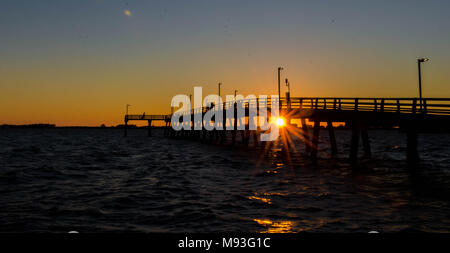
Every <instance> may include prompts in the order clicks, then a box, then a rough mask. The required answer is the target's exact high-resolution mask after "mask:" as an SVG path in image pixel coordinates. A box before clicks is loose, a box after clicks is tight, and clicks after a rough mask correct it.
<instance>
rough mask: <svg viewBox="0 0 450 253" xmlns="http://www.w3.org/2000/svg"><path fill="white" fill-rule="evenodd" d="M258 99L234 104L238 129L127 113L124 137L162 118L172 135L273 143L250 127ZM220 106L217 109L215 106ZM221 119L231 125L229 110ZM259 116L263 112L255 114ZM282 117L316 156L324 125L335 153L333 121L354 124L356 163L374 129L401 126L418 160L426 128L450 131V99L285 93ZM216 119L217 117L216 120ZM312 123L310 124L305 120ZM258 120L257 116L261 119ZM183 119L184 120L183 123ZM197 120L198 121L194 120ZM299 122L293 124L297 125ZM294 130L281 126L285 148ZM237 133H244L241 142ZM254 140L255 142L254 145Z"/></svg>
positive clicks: (410, 158) (367, 150)
mask: <svg viewBox="0 0 450 253" xmlns="http://www.w3.org/2000/svg"><path fill="white" fill-rule="evenodd" d="M259 102H260V101H259V99H258V98H256V99H244V100H238V101H235V102H233V103H234V107H233V108H234V120H233V121H232V122H229V124H234V129H233V130H227V129H225V127H224V129H223V130H212V131H207V130H206V129H205V128H204V127H203V122H202V123H200V124H201V125H202V127H201V130H194V128H193V127H191V130H179V131H175V130H174V129H173V128H172V125H171V124H172V123H171V117H172V115H171V114H168V115H145V114H143V115H128V114H127V115H125V119H124V120H125V130H124V131H125V132H124V134H125V136H126V135H127V123H128V121H130V120H146V121H148V135H149V136H151V129H152V121H162V122H163V123H164V124H165V126H164V136H166V137H172V138H185V139H190V140H197V141H201V142H202V143H217V144H229V145H233V146H234V145H242V146H245V147H248V148H251V147H258V146H261V145H263V144H264V145H266V146H267V145H272V143H270V142H269V143H264V142H261V141H260V140H259V134H260V133H261V132H263V131H262V130H261V129H260V128H259V127H258V129H257V130H250V129H249V127H248V121H249V105H251V104H256V106H258V105H259ZM264 102H265V103H266V104H267V118H268V119H270V117H271V104H272V101H271V99H270V98H267V99H265V101H264ZM230 105H231V104H230V103H224V104H223V105H221V106H220V108H219V110H223V112H225V110H226V108H230V107H229V106H230ZM239 106H240V107H241V108H243V109H244V111H245V122H244V123H243V125H244V127H240V128H239V129H238V127H237V125H238V120H237V113H236V111H237V108H238V107H239ZM209 110H213V109H212V108H206V107H202V108H195V109H192V111H191V112H190V115H191V117H192V118H191V119H192V122H194V115H195V114H200V113H201V115H202V118H203V115H204V114H205V113H207V112H208V111H209ZM215 110H217V109H215ZM223 115H224V119H223V121H222V122H224V124H226V118H225V113H223ZM256 117H259V115H256ZM279 117H282V118H283V119H284V121H285V122H286V124H287V126H292V125H291V122H292V121H293V120H297V121H300V122H301V127H298V128H297V127H296V126H295V128H296V129H298V130H299V133H301V139H302V140H303V142H304V145H305V149H306V150H307V151H308V153H309V156H310V157H311V159H313V160H315V159H317V152H318V145H319V137H320V136H319V135H320V127H321V124H322V125H325V126H326V129H327V132H328V135H329V140H330V150H331V154H332V155H336V154H337V153H338V146H337V143H336V137H335V133H334V131H335V127H334V126H333V123H342V124H345V126H346V127H348V128H350V129H351V137H350V140H349V143H350V147H351V148H350V153H349V160H350V162H351V163H352V164H356V162H357V159H358V151H359V146H360V141H361V142H362V148H363V152H364V156H365V157H371V147H370V137H369V136H370V135H369V129H371V128H398V129H399V130H400V131H402V132H405V133H406V138H407V140H406V143H407V153H406V157H407V162H408V163H409V164H416V163H417V162H418V161H419V160H420V159H419V153H418V135H419V133H421V132H436V131H448V129H450V98H422V99H419V98H343V97H342V98H334V97H295V98H281V99H280V100H279ZM213 120H214V119H213ZM306 120H308V122H312V124H313V125H312V129H310V128H311V127H310V126H309V125H308V124H306ZM256 122H258V120H257V121H256ZM180 124H181V122H180ZM192 124H193V123H192ZM293 127H294V126H293ZM290 134H291V133H290V132H289V131H286V127H280V136H279V139H283V141H282V143H283V150H289V145H290V142H289V141H286V140H290V136H289V135H290ZM237 136H241V138H240V141H239V142H238V141H237ZM250 140H251V142H252V145H249V143H250Z"/></svg>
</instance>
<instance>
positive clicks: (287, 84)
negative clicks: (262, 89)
mask: <svg viewBox="0 0 450 253" xmlns="http://www.w3.org/2000/svg"><path fill="white" fill-rule="evenodd" d="M286 86H287V87H288V93H289V94H290V93H291V85H290V83H289V80H288V79H287V78H286Z"/></svg>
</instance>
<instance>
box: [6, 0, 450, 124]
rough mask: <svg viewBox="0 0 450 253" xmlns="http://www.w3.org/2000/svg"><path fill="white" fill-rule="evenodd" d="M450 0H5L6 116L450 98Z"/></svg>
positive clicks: (102, 115) (93, 118)
mask: <svg viewBox="0 0 450 253" xmlns="http://www.w3.org/2000/svg"><path fill="white" fill-rule="evenodd" d="M449 13H450V1H444V0H442V1H430V0H429V1H424V0H421V1H413V0H408V1H401V0H396V1H392V0H389V1H381V0H373V1H362V0H358V1H337V0H332V1H262V0H258V1H256V0H255V1H244V0H240V1H231V0H227V1H225V0H223V1H214V0H209V1H186V0H180V1H114V0H103V1H101V0H77V1H72V0H67V1H63V0H58V1H57V0H55V1H44V0H29V1H22V0H2V1H1V2H0V87H1V89H0V91H1V92H0V105H1V106H0V124H27V123H54V124H57V125H61V126H63V125H90V126H97V125H100V124H102V123H104V124H106V125H115V124H120V123H122V122H123V114H124V112H125V104H127V103H129V104H131V105H132V106H131V107H130V111H131V112H134V113H142V112H144V111H145V112H146V113H147V114H159V113H168V112H170V101H171V98H172V96H174V95H176V94H187V95H188V94H190V93H193V86H197V85H198V86H203V87H204V90H203V94H204V95H205V94H210V93H216V92H217V83H218V82H222V83H223V86H222V94H223V95H225V94H233V93H234V89H237V90H238V91H239V93H241V94H243V95H247V94H255V95H259V94H276V93H277V75H276V68H277V67H278V66H283V67H284V68H285V71H284V72H283V78H285V77H288V78H289V80H290V82H291V85H292V93H293V94H292V95H293V96H345V97H354V96H359V97H416V96H418V88H417V86H418V81H417V63H416V59H417V58H418V57H428V58H430V59H431V61H429V62H427V63H425V64H424V66H423V67H424V68H423V86H424V88H423V95H424V97H450V87H449V85H450V32H449V27H450V14H449Z"/></svg>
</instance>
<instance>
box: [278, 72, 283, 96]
mask: <svg viewBox="0 0 450 253" xmlns="http://www.w3.org/2000/svg"><path fill="white" fill-rule="evenodd" d="M282 70H283V67H278V99H280V98H281V92H280V82H281V71H282Z"/></svg>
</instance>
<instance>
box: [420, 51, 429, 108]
mask: <svg viewBox="0 0 450 253" xmlns="http://www.w3.org/2000/svg"><path fill="white" fill-rule="evenodd" d="M429 60H430V59H428V58H420V59H417V67H418V70H419V103H420V110H422V69H421V63H422V62H427V61H429Z"/></svg>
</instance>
